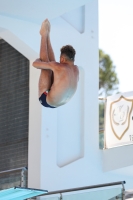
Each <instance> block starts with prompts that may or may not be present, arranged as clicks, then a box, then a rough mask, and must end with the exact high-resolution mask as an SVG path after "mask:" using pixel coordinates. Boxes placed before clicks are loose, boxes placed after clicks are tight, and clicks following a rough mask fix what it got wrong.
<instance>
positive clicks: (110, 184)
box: [39, 181, 126, 200]
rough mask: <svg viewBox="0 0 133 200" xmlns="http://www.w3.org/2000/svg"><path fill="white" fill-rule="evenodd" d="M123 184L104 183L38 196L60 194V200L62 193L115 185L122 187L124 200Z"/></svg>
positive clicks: (122, 182) (123, 199) (120, 182)
mask: <svg viewBox="0 0 133 200" xmlns="http://www.w3.org/2000/svg"><path fill="white" fill-rule="evenodd" d="M125 183H126V182H125V181H119V182H113V183H105V184H100V185H92V186H85V187H78V188H71V189H66V190H57V191H52V192H48V193H46V194H43V195H39V196H46V195H54V194H60V200H62V194H63V193H67V192H75V191H81V190H89V189H96V188H102V187H109V186H116V185H122V200H125V187H124V184H125Z"/></svg>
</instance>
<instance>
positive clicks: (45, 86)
mask: <svg viewBox="0 0 133 200" xmlns="http://www.w3.org/2000/svg"><path fill="white" fill-rule="evenodd" d="M40 34H41V45H40V59H41V60H42V61H43V62H49V58H48V47H47V44H48V41H47V39H48V23H47V22H46V20H45V21H44V22H43V23H42V27H41V30H40ZM51 76H52V71H51V70H45V69H42V70H41V74H40V79H39V97H40V96H41V95H42V93H43V92H45V91H46V90H49V89H50V88H51V84H52V83H51V82H52V81H51Z"/></svg>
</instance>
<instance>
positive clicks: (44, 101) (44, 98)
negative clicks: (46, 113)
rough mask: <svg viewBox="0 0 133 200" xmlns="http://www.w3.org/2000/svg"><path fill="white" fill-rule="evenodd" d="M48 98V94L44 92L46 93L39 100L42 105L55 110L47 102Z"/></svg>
mask: <svg viewBox="0 0 133 200" xmlns="http://www.w3.org/2000/svg"><path fill="white" fill-rule="evenodd" d="M46 97H47V92H44V93H43V94H42V95H41V96H40V98H39V101H40V103H41V104H42V105H43V106H44V107H49V108H55V107H52V106H50V105H49V104H48V103H47V102H46Z"/></svg>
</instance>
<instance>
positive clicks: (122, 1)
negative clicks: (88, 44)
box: [99, 0, 133, 92]
mask: <svg viewBox="0 0 133 200" xmlns="http://www.w3.org/2000/svg"><path fill="white" fill-rule="evenodd" d="M99 48H101V49H102V50H103V51H104V52H105V53H107V54H109V55H110V56H111V58H112V60H113V63H114V65H115V66H116V71H117V74H118V78H119V81H120V87H119V90H120V91H121V92H126V91H133V0H99Z"/></svg>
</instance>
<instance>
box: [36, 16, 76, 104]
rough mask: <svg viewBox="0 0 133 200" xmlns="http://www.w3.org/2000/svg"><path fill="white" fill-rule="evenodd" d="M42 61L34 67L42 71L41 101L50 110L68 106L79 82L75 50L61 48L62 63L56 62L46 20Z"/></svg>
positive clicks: (41, 53)
mask: <svg viewBox="0 0 133 200" xmlns="http://www.w3.org/2000/svg"><path fill="white" fill-rule="evenodd" d="M40 34H41V47H40V59H37V60H35V61H34V62H33V66H34V67H35V68H37V69H41V74H40V79H39V101H40V103H41V104H42V105H43V106H45V107H49V108H56V107H58V106H61V105H64V104H66V103H67V102H68V101H69V100H70V99H71V97H72V96H73V95H74V93H75V92H76V89H77V84H78V80H79V70H78V67H77V66H76V65H74V58H75V54H76V52H75V50H74V48H73V47H72V46H70V45H66V46H63V47H62V48H61V55H60V62H56V61H55V56H54V52H53V49H52V46H51V42H50V23H49V21H48V19H46V20H45V21H44V22H43V23H42V26H41V30H40Z"/></svg>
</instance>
